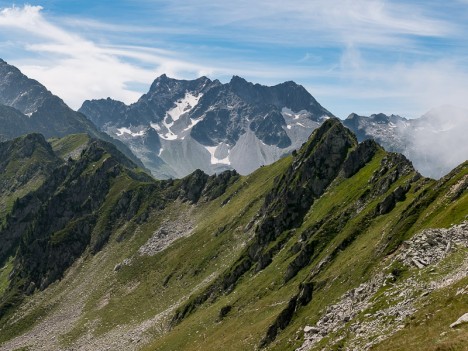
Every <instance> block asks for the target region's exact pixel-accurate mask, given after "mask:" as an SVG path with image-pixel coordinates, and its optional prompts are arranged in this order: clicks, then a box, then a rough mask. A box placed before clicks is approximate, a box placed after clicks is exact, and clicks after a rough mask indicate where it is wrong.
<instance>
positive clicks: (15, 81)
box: [0, 59, 143, 167]
mask: <svg viewBox="0 0 468 351" xmlns="http://www.w3.org/2000/svg"><path fill="white" fill-rule="evenodd" d="M8 107H9V108H8ZM0 122H1V125H0V141H2V140H6V139H11V138H15V137H17V136H20V135H23V134H26V133H33V132H34V133H40V134H42V135H44V136H45V137H46V138H50V137H63V136H66V135H70V134H76V133H87V134H89V135H90V136H92V137H94V138H99V139H102V140H106V141H108V142H112V143H114V144H116V145H117V147H118V148H119V149H120V150H121V151H122V152H124V153H125V155H127V157H129V158H131V159H132V160H133V161H134V162H135V163H137V164H138V165H140V166H142V167H143V165H142V163H141V161H139V160H138V159H137V158H136V157H135V156H134V155H133V154H132V152H131V151H130V149H128V147H127V146H126V145H125V144H123V143H122V142H120V141H118V140H116V139H113V138H111V137H110V136H109V135H107V134H106V133H102V132H100V131H99V130H98V129H97V128H96V127H95V126H94V125H93V123H91V122H90V121H89V120H88V119H87V118H86V117H85V116H84V115H82V114H81V113H78V112H75V111H73V110H72V109H70V108H69V107H68V106H67V105H66V104H65V103H64V102H63V101H62V100H61V99H60V98H59V97H57V96H55V95H53V94H52V93H51V92H50V91H48V90H47V89H46V88H45V87H44V86H43V85H42V84H40V83H39V82H37V81H36V80H34V79H30V78H28V77H26V76H25V75H24V74H22V73H21V72H20V71H19V70H18V69H17V68H16V67H14V66H11V65H9V64H8V63H6V62H5V61H3V60H2V59H0Z"/></svg>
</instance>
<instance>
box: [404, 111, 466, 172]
mask: <svg viewBox="0 0 468 351" xmlns="http://www.w3.org/2000/svg"><path fill="white" fill-rule="evenodd" d="M408 122H409V124H406V125H405V126H404V127H403V128H402V126H398V128H397V130H398V132H399V133H400V134H401V137H402V139H403V140H404V141H405V144H406V147H405V148H404V149H403V150H402V152H403V154H405V155H406V156H407V157H408V158H409V159H410V160H411V161H412V162H413V165H414V167H415V168H416V169H417V170H418V171H419V172H420V173H421V174H422V175H424V176H428V177H431V178H435V179H438V178H441V177H443V176H444V175H446V174H447V173H448V172H450V171H451V170H452V169H453V168H455V167H457V166H458V165H460V164H461V163H463V162H464V161H466V160H468V110H466V109H463V108H459V107H455V106H448V105H445V106H441V107H437V108H434V109H432V110H430V111H429V112H427V113H426V114H424V115H423V116H422V117H421V118H418V119H414V120H409V121H408Z"/></svg>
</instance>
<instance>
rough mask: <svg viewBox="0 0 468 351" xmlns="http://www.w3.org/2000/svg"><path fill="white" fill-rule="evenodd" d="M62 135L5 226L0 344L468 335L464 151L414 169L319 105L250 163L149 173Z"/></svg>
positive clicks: (398, 342) (110, 345)
mask: <svg viewBox="0 0 468 351" xmlns="http://www.w3.org/2000/svg"><path fill="white" fill-rule="evenodd" d="M74 138H75V139H74V141H73V144H74V145H75V146H74V147H70V148H67V147H66V146H67V144H68V143H67V142H64V141H63V140H54V141H52V144H53V146H54V148H53V149H52V150H54V152H55V153H56V155H60V157H61V158H62V159H63V156H64V155H66V154H68V153H69V152H70V151H69V150H70V149H76V148H78V147H80V148H82V151H81V153H80V154H79V155H77V154H76V153H73V152H72V154H73V155H74V157H75V158H70V159H67V161H66V162H65V161H64V162H63V163H61V164H60V165H59V166H57V167H56V168H55V169H54V171H53V172H52V174H51V175H50V176H49V177H47V179H46V181H44V182H43V185H41V186H40V187H39V188H38V189H37V190H35V191H33V192H31V193H29V194H28V195H26V196H25V197H23V198H21V199H19V200H18V201H16V202H15V205H14V206H13V208H12V209H11V212H10V215H9V216H8V219H7V221H6V224H5V225H4V226H3V227H2V229H1V231H0V240H2V242H3V241H5V238H8V242H9V243H10V247H11V248H16V249H10V250H8V253H7V252H5V253H3V254H2V256H1V263H0V266H3V267H2V268H1V269H0V289H1V290H0V293H2V294H3V295H2V297H1V306H2V317H1V318H0V343H1V344H0V350H15V349H25V348H26V349H47V350H104V349H125V350H220V349H223V350H255V349H265V350H296V349H297V350H322V349H326V350H333V349H336V350H339V349H357V350H368V349H370V348H371V347H372V348H376V349H382V350H384V349H388V346H389V345H391V349H394V350H406V349H408V345H410V346H411V348H413V349H424V350H434V351H435V350H449V349H453V350H462V349H463V348H464V345H466V342H467V340H468V329H467V324H466V323H465V324H463V322H460V323H458V324H457V323H454V322H455V321H457V319H458V318H459V317H461V316H462V315H463V314H465V313H467V312H468V310H466V299H467V296H468V294H467V292H468V276H467V271H468V270H467V262H468V224H467V222H466V220H467V215H468V212H467V209H468V163H466V162H465V163H463V164H461V165H460V166H459V167H457V168H456V169H454V170H453V171H452V172H451V173H450V174H448V175H447V176H445V177H444V178H442V179H440V180H439V181H435V180H431V179H427V178H424V177H422V176H421V175H420V174H419V173H418V172H416V171H415V170H414V168H413V166H412V164H411V162H409V161H408V160H407V159H406V158H405V157H404V156H402V155H400V154H397V153H389V152H386V151H385V150H384V149H382V148H381V147H380V146H379V145H378V144H376V143H375V142H374V141H370V140H369V141H365V142H362V143H358V141H357V139H356V137H355V136H354V135H353V134H352V133H351V132H350V131H349V130H348V129H346V128H344V127H343V125H342V124H341V122H340V121H339V120H337V119H334V118H331V119H329V120H327V121H325V122H324V123H323V124H322V126H321V127H320V128H318V129H317V130H315V131H314V133H313V134H312V136H311V137H310V138H309V140H308V141H307V142H306V143H305V144H304V145H303V146H302V147H301V148H300V150H298V151H297V152H293V153H292V154H291V155H289V156H287V157H285V158H282V159H281V160H279V161H277V162H275V163H273V164H272V165H269V166H265V167H261V168H259V169H258V170H257V171H255V172H253V173H252V174H250V175H248V176H239V175H238V174H237V173H235V172H232V171H230V172H225V173H221V174H219V175H217V176H208V175H206V174H204V173H203V172H201V171H195V172H194V173H192V174H191V175H189V176H187V177H186V178H184V179H181V180H166V181H155V180H152V179H150V178H148V177H147V176H146V175H144V174H143V173H141V172H139V171H138V169H136V168H135V166H134V165H133V164H132V163H131V162H130V161H128V160H126V159H125V157H124V156H123V155H122V154H120V153H119V152H118V151H116V150H115V149H113V148H111V147H110V145H109V144H106V143H103V142H97V141H90V142H88V143H84V144H83V143H81V142H78V141H77V140H76V137H74ZM83 145H85V146H83ZM22 228H27V229H22ZM452 323H454V324H452ZM451 325H452V326H451Z"/></svg>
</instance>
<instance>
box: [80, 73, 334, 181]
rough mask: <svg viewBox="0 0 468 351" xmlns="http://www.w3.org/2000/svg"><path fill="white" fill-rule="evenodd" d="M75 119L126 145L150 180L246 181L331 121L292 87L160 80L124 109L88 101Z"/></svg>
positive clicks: (110, 103)
mask: <svg viewBox="0 0 468 351" xmlns="http://www.w3.org/2000/svg"><path fill="white" fill-rule="evenodd" d="M80 112H82V113H84V114H85V115H86V116H88V118H90V119H91V120H92V121H93V122H95V123H96V124H97V125H98V126H99V127H100V128H101V129H102V130H104V131H106V132H107V133H108V134H110V135H112V136H115V137H117V138H119V139H120V140H122V141H123V142H125V143H127V144H128V145H129V146H130V147H131V148H132V150H133V151H134V152H135V153H136V154H138V155H139V156H140V157H141V159H142V160H143V161H144V162H145V165H147V166H148V167H149V168H150V169H151V170H152V171H153V174H154V175H155V176H157V177H181V176H185V175H187V174H188V173H191V172H193V171H194V170H195V169H197V168H200V169H202V170H204V171H205V172H207V173H213V172H219V171H222V170H225V169H236V170H237V171H239V172H240V173H242V174H246V173H250V172H252V171H253V170H255V169H257V168H258V167H260V166H261V165H265V164H269V163H272V162H273V161H275V160H277V159H278V158H279V157H281V156H282V155H284V154H287V153H288V152H291V151H292V150H293V149H295V148H297V147H299V146H300V145H301V144H302V143H303V142H304V141H306V140H307V138H308V136H309V135H310V133H311V131H312V130H313V129H315V128H316V127H317V126H318V125H320V123H322V122H323V120H324V118H328V117H331V116H333V115H332V114H331V113H330V112H329V111H327V110H326V109H324V108H323V107H322V106H320V104H319V103H318V102H317V101H316V100H315V99H314V98H313V97H312V96H311V95H310V94H309V93H308V92H307V91H306V90H305V89H304V88H303V87H302V86H299V85H297V84H295V83H293V82H286V83H283V84H279V85H277V86H273V87H266V86H261V85H259V84H252V83H249V82H247V81H245V80H244V79H242V78H240V77H237V76H235V77H233V78H232V80H231V81H230V82H229V83H227V84H221V83H220V82H219V81H211V80H209V79H208V78H206V77H202V78H199V79H196V80H193V81H184V80H176V79H171V78H168V77H167V76H165V75H163V76H161V77H159V78H157V79H156V80H155V81H154V82H153V84H152V85H151V88H150V90H149V92H148V93H147V94H145V95H143V96H142V97H141V98H140V99H139V100H138V101H137V102H136V103H134V104H132V105H130V106H126V105H124V104H123V103H121V102H118V101H113V100H110V99H107V100H93V101H86V102H85V103H84V104H83V106H82V107H81V108H80ZM157 157H159V158H161V159H162V160H163V161H164V163H165V164H166V165H167V167H165V166H164V165H162V163H161V162H157V161H156V160H157Z"/></svg>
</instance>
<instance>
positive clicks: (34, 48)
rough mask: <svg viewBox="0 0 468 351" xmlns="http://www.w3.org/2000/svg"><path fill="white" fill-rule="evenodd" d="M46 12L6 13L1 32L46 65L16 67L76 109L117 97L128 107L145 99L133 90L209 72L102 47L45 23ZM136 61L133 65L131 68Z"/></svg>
mask: <svg viewBox="0 0 468 351" xmlns="http://www.w3.org/2000/svg"><path fill="white" fill-rule="evenodd" d="M42 10H43V8H42V7H41V6H30V5H25V6H23V7H10V8H5V9H3V10H1V11H0V28H3V31H4V32H5V31H8V32H9V33H11V35H12V36H14V37H15V38H17V40H18V41H19V42H21V44H22V47H23V49H25V50H27V51H28V52H30V53H34V54H39V55H41V56H42V59H40V58H39V59H32V58H30V57H26V58H22V59H17V60H15V61H14V62H13V64H15V65H17V66H19V67H20V68H21V70H22V71H23V73H25V74H26V75H28V76H30V77H32V78H34V79H37V80H39V81H40V82H41V83H43V84H44V85H45V86H46V87H48V88H49V89H50V90H52V92H53V93H55V94H57V95H59V96H60V97H62V98H63V99H64V100H65V101H66V102H67V103H68V104H70V106H71V107H73V108H79V107H80V106H81V104H82V102H83V101H84V100H86V99H92V98H98V97H107V96H111V97H113V98H115V99H119V100H122V101H124V102H127V103H129V102H133V101H136V100H137V99H138V98H139V96H140V95H141V93H140V92H136V91H133V90H132V89H131V86H132V85H134V84H135V83H136V84H146V85H148V86H149V84H150V83H151V81H152V80H153V79H154V78H155V77H156V76H157V75H159V74H162V73H167V74H169V75H172V76H179V73H180V72H191V74H194V75H197V74H198V73H201V72H207V71H209V70H208V69H207V68H205V67H202V66H198V65H196V64H193V63H190V62H184V61H183V60H180V59H177V58H176V56H177V54H176V53H172V52H170V51H167V50H157V49H154V50H151V49H148V48H141V47H130V46H118V45H108V44H100V43H97V42H94V41H92V40H90V39H86V38H84V37H82V36H81V35H79V34H77V33H74V32H70V31H68V30H66V29H63V28H62V27H60V26H59V25H57V24H54V23H52V22H51V21H50V20H48V19H47V18H45V17H44V15H43V13H42ZM132 60H133V62H131V61H132Z"/></svg>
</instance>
